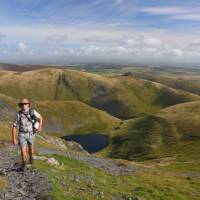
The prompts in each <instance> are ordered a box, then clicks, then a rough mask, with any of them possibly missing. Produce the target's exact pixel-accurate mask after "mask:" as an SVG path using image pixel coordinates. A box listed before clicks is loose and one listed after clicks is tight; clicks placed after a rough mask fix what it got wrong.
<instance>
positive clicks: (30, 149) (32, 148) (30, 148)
mask: <svg viewBox="0 0 200 200" xmlns="http://www.w3.org/2000/svg"><path fill="white" fill-rule="evenodd" d="M28 148H29V157H30V163H31V164H33V156H34V146H33V145H32V144H31V145H29V146H28Z"/></svg>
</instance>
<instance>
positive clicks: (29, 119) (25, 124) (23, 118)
mask: <svg viewBox="0 0 200 200" xmlns="http://www.w3.org/2000/svg"><path fill="white" fill-rule="evenodd" d="M18 105H19V107H20V110H19V112H18V113H17V115H16V117H15V121H14V123H13V126H12V140H13V144H14V145H17V144H19V146H20V149H21V158H22V163H23V164H22V170H23V171H25V169H26V160H27V159H26V157H27V156H26V155H27V153H26V151H27V149H26V147H27V145H28V149H29V156H30V163H31V164H33V161H34V159H33V154H34V139H35V134H37V133H39V132H41V130H42V121H43V120H42V116H41V114H40V113H38V112H37V111H36V110H35V109H32V108H30V102H29V100H28V99H22V100H21V101H20V102H19V103H18ZM17 128H18V129H19V131H18V132H19V133H18V140H17Z"/></svg>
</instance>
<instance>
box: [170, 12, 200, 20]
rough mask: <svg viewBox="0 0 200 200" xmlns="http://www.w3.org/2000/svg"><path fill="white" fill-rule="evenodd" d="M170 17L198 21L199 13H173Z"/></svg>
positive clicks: (199, 18)
mask: <svg viewBox="0 0 200 200" xmlns="http://www.w3.org/2000/svg"><path fill="white" fill-rule="evenodd" d="M171 18H172V19H179V20H191V21H200V14H184V15H174V16H172V17H171Z"/></svg>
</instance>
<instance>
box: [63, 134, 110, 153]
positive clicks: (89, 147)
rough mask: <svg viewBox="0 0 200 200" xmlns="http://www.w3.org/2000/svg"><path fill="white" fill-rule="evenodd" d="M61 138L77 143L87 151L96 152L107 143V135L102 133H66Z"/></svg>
mask: <svg viewBox="0 0 200 200" xmlns="http://www.w3.org/2000/svg"><path fill="white" fill-rule="evenodd" d="M63 138H64V139H65V140H68V141H74V142H77V143H79V144H80V145H81V146H82V147H83V148H84V149H85V150H86V151H88V152H89V153H95V152H98V151H100V150H102V149H104V148H105V147H107V146H108V144H109V139H108V136H107V135H103V134H87V135H68V136H65V137H63Z"/></svg>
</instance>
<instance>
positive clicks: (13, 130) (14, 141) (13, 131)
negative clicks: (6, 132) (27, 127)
mask: <svg viewBox="0 0 200 200" xmlns="http://www.w3.org/2000/svg"><path fill="white" fill-rule="evenodd" d="M16 136H17V128H16V127H15V126H12V142H13V144H14V145H17V139H16Z"/></svg>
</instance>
